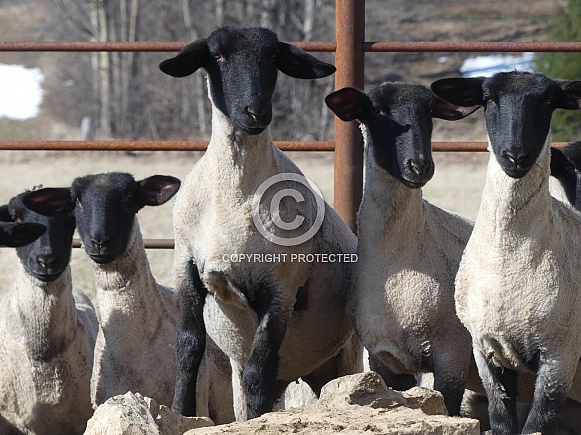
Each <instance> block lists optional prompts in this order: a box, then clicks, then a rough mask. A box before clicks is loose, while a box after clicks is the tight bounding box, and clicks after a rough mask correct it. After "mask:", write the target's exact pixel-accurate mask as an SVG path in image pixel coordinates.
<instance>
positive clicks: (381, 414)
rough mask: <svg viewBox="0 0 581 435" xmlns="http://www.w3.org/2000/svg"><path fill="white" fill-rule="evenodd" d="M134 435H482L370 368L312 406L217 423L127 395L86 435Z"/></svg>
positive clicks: (434, 398)
mask: <svg viewBox="0 0 581 435" xmlns="http://www.w3.org/2000/svg"><path fill="white" fill-rule="evenodd" d="M134 433H139V434H142V435H170V434H171V435H179V434H182V433H185V434H186V435H196V434H200V435H201V434H204V435H211V434H260V435H278V434H291V433H292V434H303V435H315V434H332V433H341V434H344V435H355V434H386V435H387V434H394V435H395V434H398V435H477V434H479V433H480V426H479V423H478V420H473V419H468V418H459V417H448V416H447V412H446V408H445V406H444V401H443V398H442V396H441V394H440V393H437V392H435V391H433V390H429V389H426V388H421V387H415V388H412V389H411V390H408V391H405V392H397V391H394V390H391V389H389V388H387V387H386V386H385V383H384V382H383V379H381V377H380V376H379V375H378V374H376V373H374V372H365V373H360V374H357V375H352V376H345V377H343V378H339V379H336V380H334V381H331V382H329V383H328V384H327V385H325V387H323V391H322V392H321V398H320V400H319V401H318V402H315V403H313V404H310V405H307V406H304V407H302V408H296V409H291V410H288V411H278V412H271V413H268V414H265V415H263V416H262V417H259V418H256V419H254V420H250V421H247V422H239V423H232V424H228V425H221V426H215V427H212V426H211V425H210V422H209V420H208V419H205V418H190V419H184V418H183V417H180V416H178V415H176V414H175V413H172V412H171V411H170V410H168V409H167V408H165V407H163V406H161V407H160V406H158V405H157V404H156V403H155V402H154V401H151V399H147V398H143V397H142V396H140V395H134V394H131V393H128V394H126V395H125V396H117V397H115V398H113V399H110V400H109V401H108V402H107V403H105V404H104V405H101V407H99V408H98V409H97V411H96V413H95V415H94V417H93V418H92V419H91V420H90V421H89V424H88V427H87V431H86V432H85V435H101V434H107V435H129V434H134Z"/></svg>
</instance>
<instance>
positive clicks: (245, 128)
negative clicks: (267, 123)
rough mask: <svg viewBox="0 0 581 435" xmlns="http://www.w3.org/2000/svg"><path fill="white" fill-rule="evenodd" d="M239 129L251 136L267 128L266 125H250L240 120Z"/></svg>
mask: <svg viewBox="0 0 581 435" xmlns="http://www.w3.org/2000/svg"><path fill="white" fill-rule="evenodd" d="M238 129H239V130H241V131H243V132H244V133H246V134H249V135H251V136H256V135H258V134H260V133H262V132H263V131H264V130H266V127H248V126H246V125H244V124H242V123H240V122H239V123H238Z"/></svg>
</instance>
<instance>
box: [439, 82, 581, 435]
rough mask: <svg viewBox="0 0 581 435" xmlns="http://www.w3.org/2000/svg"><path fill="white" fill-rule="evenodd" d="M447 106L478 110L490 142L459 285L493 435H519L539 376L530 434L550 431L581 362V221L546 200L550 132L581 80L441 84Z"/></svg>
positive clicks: (575, 391) (573, 389)
mask: <svg viewBox="0 0 581 435" xmlns="http://www.w3.org/2000/svg"><path fill="white" fill-rule="evenodd" d="M432 89H433V90H434V92H435V93H436V94H437V95H439V96H440V97H442V98H444V99H446V100H448V101H450V102H451V103H453V104H457V105H461V106H474V105H481V106H484V108H485V120H486V127H487V130H488V137H489V143H490V151H491V153H490V160H489V163H488V171H487V176H486V183H485V187H484V191H483V194H482V200H481V204H480V209H479V211H478V215H477V218H476V221H475V225H474V230H473V232H472V235H471V237H470V240H469V241H468V244H467V246H466V250H465V251H464V255H463V257H462V261H461V263H460V268H459V270H458V274H457V277H456V311H457V313H458V316H459V318H460V320H461V321H462V323H463V324H464V325H465V326H466V327H467V328H468V330H469V331H470V333H471V335H472V342H473V348H474V357H475V359H476V363H477V365H478V371H479V373H480V377H481V378H482V381H483V384H484V387H485V389H486V392H487V395H488V399H489V413H490V419H491V425H492V428H493V431H494V433H502V434H514V433H517V431H518V428H517V419H516V397H515V396H516V390H517V373H518V372H525V373H531V372H532V373H536V384H535V392H534V398H533V402H532V406H531V409H530V412H529V414H528V417H527V420H526V423H525V425H524V428H523V430H522V432H523V433H534V432H543V433H545V431H548V430H549V428H550V426H551V424H552V422H553V421H554V419H555V417H556V416H557V415H558V413H559V411H560V409H561V407H562V405H563V403H564V402H565V400H566V398H567V395H570V397H572V398H575V399H577V400H579V399H581V396H580V395H579V382H578V381H579V380H578V379H577V380H575V381H574V377H575V373H576V371H577V367H578V364H579V358H580V357H581V315H580V314H579V313H580V311H579V309H578V307H579V306H580V304H581V293H580V292H579V288H580V286H581V275H580V274H579V264H581V248H580V246H581V231H580V230H581V215H580V214H579V213H578V212H577V211H575V210H573V209H572V208H571V207H570V206H568V205H566V204H564V203H563V202H561V201H559V200H556V199H554V198H553V197H552V196H551V195H550V193H549V187H548V184H549V171H550V168H549V166H550V145H551V137H550V134H549V127H550V123H551V116H552V114H553V111H554V110H555V109H558V108H562V109H570V110H575V109H579V107H580V101H581V81H557V80H553V79H550V78H548V77H546V76H544V75H541V74H529V73H523V72H510V73H498V74H495V75H494V76H492V77H490V78H483V77H479V78H471V79H461V78H453V79H443V80H438V81H436V82H434V83H433V84H432Z"/></svg>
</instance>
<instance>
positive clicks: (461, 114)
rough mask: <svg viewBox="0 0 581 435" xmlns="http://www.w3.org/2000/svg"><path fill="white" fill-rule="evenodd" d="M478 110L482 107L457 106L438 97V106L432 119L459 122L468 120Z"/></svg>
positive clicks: (433, 110) (435, 106) (434, 109)
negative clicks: (463, 119) (464, 119)
mask: <svg viewBox="0 0 581 435" xmlns="http://www.w3.org/2000/svg"><path fill="white" fill-rule="evenodd" d="M478 109H480V106H469V107H462V106H456V105H454V104H451V103H448V102H447V101H446V100H443V99H442V98H440V97H438V96H436V104H435V105H434V108H433V109H432V118H440V119H445V120H446V121H457V120H459V119H462V118H466V117H467V116H468V115H471V114H472V113H474V112H476V111H477V110H478Z"/></svg>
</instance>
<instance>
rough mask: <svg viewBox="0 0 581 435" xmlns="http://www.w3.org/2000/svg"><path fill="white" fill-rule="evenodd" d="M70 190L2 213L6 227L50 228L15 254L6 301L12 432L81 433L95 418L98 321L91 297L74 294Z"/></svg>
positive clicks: (28, 197)
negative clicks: (16, 224) (13, 223)
mask: <svg viewBox="0 0 581 435" xmlns="http://www.w3.org/2000/svg"><path fill="white" fill-rule="evenodd" d="M63 192H64V193H65V195H67V196H68V189H56V188H47V189H41V190H36V191H32V192H25V193H23V194H20V195H18V196H16V197H14V198H12V199H11V200H10V202H9V204H8V206H3V207H2V208H1V210H0V215H2V220H3V221H6V220H8V219H13V220H15V221H17V222H19V221H24V222H32V223H36V224H37V225H41V226H45V227H46V229H47V230H46V233H44V234H43V235H42V236H41V237H40V238H38V239H37V240H36V241H34V242H33V243H31V244H29V245H27V246H24V247H19V248H17V249H16V253H17V255H18V258H19V263H18V267H17V271H16V276H15V280H14V284H13V287H12V289H11V291H10V292H8V293H6V294H5V295H4V296H3V300H2V301H1V302H0V366H1V367H2V371H0V415H1V416H2V417H1V418H0V421H1V420H5V422H0V428H2V429H3V430H6V432H7V433H24V434H39V435H40V434H42V435H50V434H62V433H67V434H82V433H83V432H84V431H85V427H86V423H87V420H88V419H89V418H90V417H91V415H92V413H93V408H92V407H91V401H90V393H89V390H90V380H91V372H92V368H93V348H94V345H95V338H96V334H97V318H96V315H95V309H94V307H93V305H92V304H91V302H90V300H89V299H88V297H87V296H86V295H85V294H83V293H82V292H80V291H77V290H73V288H72V282H71V270H70V266H69V261H70V255H71V249H72V237H73V232H74V230H75V219H74V216H73V213H72V212H73V208H72V206H70V200H68V199H67V200H66V201H61V200H60V198H61V195H62V193H63ZM5 426H8V427H10V429H6V428H5ZM3 433H4V432H3Z"/></svg>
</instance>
